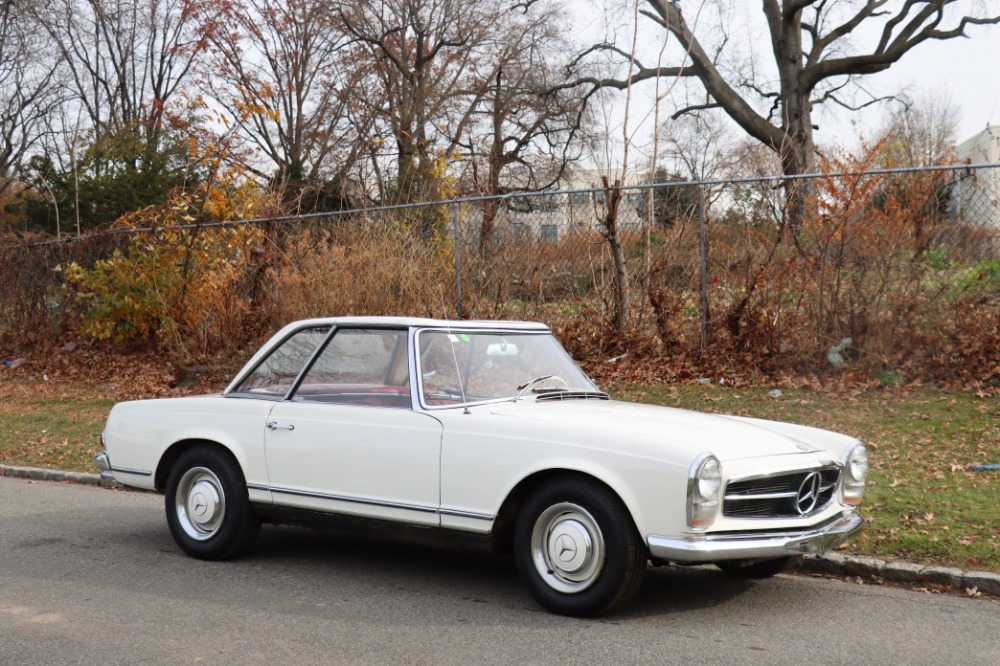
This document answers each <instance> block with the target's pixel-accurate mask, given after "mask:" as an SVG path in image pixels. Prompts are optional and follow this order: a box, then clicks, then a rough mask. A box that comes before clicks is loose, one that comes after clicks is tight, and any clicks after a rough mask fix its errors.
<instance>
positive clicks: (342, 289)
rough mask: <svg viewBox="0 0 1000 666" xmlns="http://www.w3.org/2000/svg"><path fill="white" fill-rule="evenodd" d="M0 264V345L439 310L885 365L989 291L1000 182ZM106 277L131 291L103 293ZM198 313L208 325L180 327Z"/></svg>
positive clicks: (947, 177) (596, 209)
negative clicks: (858, 356) (868, 357)
mask: <svg viewBox="0 0 1000 666" xmlns="http://www.w3.org/2000/svg"><path fill="white" fill-rule="evenodd" d="M0 261H2V262H3V266H4V268H3V274H2V278H0V335H2V336H6V337H7V338H8V339H11V338H13V339H17V340H23V339H26V338H31V337H33V336H35V337H37V336H38V335H51V333H52V331H53V330H58V329H60V328H65V327H66V326H76V325H77V324H78V323H79V321H80V319H81V318H82V319H83V320H86V319H87V318H88V317H91V318H95V317H100V316H102V315H107V314H108V312H109V311H111V310H113V311H114V314H113V316H112V319H114V318H115V317H117V319H114V321H116V322H117V323H114V324H113V326H123V325H126V324H127V321H128V319H129V316H130V315H129V312H130V308H132V310H134V311H139V310H140V309H141V308H143V307H153V308H155V307H161V310H160V311H158V313H157V315H156V316H157V317H159V318H160V319H163V318H165V317H166V318H170V319H173V320H174V321H173V325H172V327H168V328H170V330H169V333H170V335H173V336H176V337H177V339H182V338H184V337H185V336H192V335H194V334H193V333H192V330H193V331H194V333H196V334H197V335H195V337H198V336H200V338H199V339H200V340H201V345H202V347H212V346H213V345H218V344H221V343H222V342H226V341H228V342H229V343H232V344H235V342H234V340H236V339H237V338H240V337H241V336H244V335H250V334H256V333H258V332H259V331H260V330H264V329H270V328H272V327H273V326H276V325H278V324H280V323H283V322H284V321H287V320H288V319H291V318H296V317H304V316H312V315H339V314H416V315H428V316H442V315H448V316H454V315H456V314H457V315H458V316H461V317H488V318H531V319H542V320H545V321H549V322H550V323H551V322H559V323H560V325H569V322H572V321H573V320H574V318H577V319H578V320H579V321H580V322H582V323H585V324H587V325H597V324H601V325H603V324H605V323H608V324H616V325H617V327H612V328H617V329H618V331H617V332H619V333H620V332H622V329H623V327H632V328H635V327H638V328H644V329H648V330H649V331H651V332H653V333H654V334H655V335H656V336H657V337H658V338H659V340H660V344H661V346H662V347H663V348H664V349H671V348H674V347H684V348H688V349H699V348H700V349H701V350H702V351H703V350H704V349H705V348H706V346H708V345H710V344H712V342H713V340H722V341H724V342H725V345H726V346H727V348H729V349H732V350H737V351H739V350H748V353H752V354H754V355H756V356H765V357H770V358H773V357H777V356H780V355H785V356H789V355H794V354H795V353H796V351H798V353H802V354H812V353H814V352H815V350H816V349H825V348H826V347H827V346H830V345H833V344H836V343H838V342H839V341H841V340H842V339H844V338H851V339H852V345H854V347H856V348H859V349H864V350H866V351H867V352H869V353H871V354H875V355H878V354H881V355H884V356H885V358H886V363H890V362H891V360H892V359H890V358H889V356H891V354H892V350H893V341H894V340H896V339H898V336H900V335H908V334H909V335H920V336H927V335H930V334H931V333H932V332H933V331H934V330H938V331H941V330H944V328H942V327H945V328H946V324H945V323H944V322H936V318H937V317H940V316H941V313H942V312H943V311H944V310H943V309H942V303H946V302H947V303H953V302H956V301H957V300H961V299H962V298H965V296H964V294H967V293H970V292H973V291H976V290H977V289H982V288H992V289H994V290H996V289H997V288H998V287H1000V167H998V165H985V166H968V165H965V166H954V167H941V168H933V169H907V170H884V171H877V172H866V173H841V174H834V173H829V174H815V175H810V176H805V177H801V178H797V179H785V178H763V179H761V178H747V179H730V180H711V181H701V182H673V183H657V184H651V185H631V186H628V187H623V188H620V189H614V188H609V189H604V188H596V189H589V190H573V191H560V192H545V193H538V194H511V195H507V196H502V197H483V198H472V199H463V200H458V201H449V202H437V203H429V204H414V205H407V206H395V207H386V208H377V209H367V210H353V211H339V212H335V213H328V214H318V215H308V216H296V217H286V218H274V219H265V220H241V221H229V222H215V223H210V224H198V223H197V222H195V223H191V224H180V225H177V224H174V225H171V226H166V225H163V226H156V227H149V228H143V229H123V230H118V231H113V232H104V233H95V234H91V235H88V236H85V237H82V238H64V239H59V240H53V241H46V242H36V243H22V244H17V245H8V246H4V247H2V248H0ZM71 266H72V267H74V268H73V270H74V271H75V272H73V273H72V274H71V275H67V267H71ZM144 272H146V273H149V275H145V276H144V275H143V273H144ZM158 272H160V273H164V272H166V273H169V274H170V275H169V276H167V277H164V275H162V274H158ZM98 273H99V275H98ZM116 276H118V277H117V278H116ZM119 278H120V279H121V280H124V281H126V282H128V285H127V287H123V288H120V289H117V290H116V287H115V286H114V284H112V283H114V281H115V280H116V279H119ZM167 292H169V293H167ZM178 299H180V301H181V303H180V304H179V305H178V304H176V303H174V301H177V300H178ZM185 299H186V302H185ZM213 299H214V300H213ZM171 303H174V306H176V307H173V306H171V305H170V304H171ZM185 308H186V309H185ZM199 308H201V311H202V312H208V313H209V315H207V316H195V315H193V314H190V313H188V314H185V313H186V312H187V311H188V310H195V311H197V310H198V309H199ZM70 320H72V321H70ZM220 321H228V322H229V323H228V324H227V325H226V326H220V325H219V322H220ZM74 322H75V323H74ZM248 322H251V323H252V324H253V325H251V324H250V323H248ZM213 326H215V327H216V328H220V330H218V331H215V332H214V333H212V332H211V329H212V327H213ZM935 327H936V329H935ZM140 328H141V330H140V329H136V330H132V331H130V332H129V333H130V334H133V335H136V336H141V335H148V334H159V335H160V336H163V335H164V332H163V331H162V330H160V328H158V325H157V324H156V322H153V323H152V324H149V325H146V326H144V327H140ZM222 329H224V330H222ZM84 330H87V331H90V333H91V334H95V333H101V332H102V331H103V332H104V333H106V334H107V335H105V336H104V337H114V335H112V333H109V332H108V331H109V330H110V329H108V328H103V329H102V328H100V327H91V328H90V329H84ZM119 332H120V331H119ZM806 333H807V334H808V335H806ZM99 337H100V336H99ZM121 337H128V335H125V336H121Z"/></svg>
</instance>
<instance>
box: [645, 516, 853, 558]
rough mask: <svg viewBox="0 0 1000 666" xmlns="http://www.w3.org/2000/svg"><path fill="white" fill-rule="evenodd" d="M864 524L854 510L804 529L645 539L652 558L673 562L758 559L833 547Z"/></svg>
mask: <svg viewBox="0 0 1000 666" xmlns="http://www.w3.org/2000/svg"><path fill="white" fill-rule="evenodd" d="M864 524H865V519H864V518H862V517H861V516H859V515H858V514H856V513H849V514H846V515H841V516H840V517H838V518H835V519H834V520H832V521H830V522H828V523H825V524H823V525H820V526H818V527H813V528H810V529H807V530H802V531H795V532H764V533H761V532H753V533H746V532H744V533H731V532H730V533H723V534H698V535H692V536H683V537H666V536H656V535H653V536H650V537H649V538H647V539H646V543H647V544H648V545H649V554H650V555H651V556H652V557H653V558H654V559H661V560H670V561H672V562H718V561H722V560H757V559H769V558H777V557H788V556H789V555H802V554H806V553H822V552H825V551H827V550H832V549H834V548H836V547H837V546H840V545H841V544H843V543H846V542H847V541H849V540H850V539H852V538H853V537H854V536H855V535H856V534H857V533H858V532H860V531H861V528H862V527H863V526H864Z"/></svg>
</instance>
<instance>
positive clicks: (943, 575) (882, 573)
mask: <svg viewBox="0 0 1000 666" xmlns="http://www.w3.org/2000/svg"><path fill="white" fill-rule="evenodd" d="M789 570H792V571H794V570H798V571H802V572H805V573H815V574H827V575H830V576H839V577H846V578H860V579H862V580H867V581H873V582H881V581H886V582H889V583H897V584H904V585H934V586H939V587H942V588H944V589H951V590H955V591H959V592H960V591H963V590H976V591H978V592H981V593H982V594H988V595H990V596H1000V574H995V573H990V572H988V571H963V570H961V569H956V568H954V567H942V566H924V565H922V564H914V563H912V562H885V561H883V560H879V559H876V558H874V557H863V556H859V555H847V554H844V553H841V552H838V551H831V552H828V553H823V554H822V555H803V556H801V557H797V558H796V559H795V560H794V563H793V565H792V566H791V567H790V568H789Z"/></svg>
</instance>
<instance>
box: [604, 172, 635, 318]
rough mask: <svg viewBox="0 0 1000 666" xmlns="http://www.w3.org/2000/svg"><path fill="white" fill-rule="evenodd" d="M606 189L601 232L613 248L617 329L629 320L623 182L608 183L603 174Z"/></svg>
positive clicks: (614, 316)
mask: <svg viewBox="0 0 1000 666" xmlns="http://www.w3.org/2000/svg"><path fill="white" fill-rule="evenodd" d="M601 183H602V185H603V191H604V201H605V209H604V215H603V217H602V219H601V227H602V229H601V234H602V235H603V236H604V239H605V240H606V241H607V242H608V247H609V248H610V249H611V258H612V260H613V261H614V264H615V293H614V312H613V313H612V318H611V325H612V327H613V328H614V329H615V331H617V332H619V333H621V332H622V331H624V330H625V327H626V326H627V325H628V320H629V304H628V297H629V279H628V266H627V265H626V263H625V250H624V248H622V243H621V238H620V237H619V235H618V207H619V205H620V204H621V200H622V190H621V183H619V182H618V181H617V180H616V181H615V183H614V185H610V184H608V177H607V176H601Z"/></svg>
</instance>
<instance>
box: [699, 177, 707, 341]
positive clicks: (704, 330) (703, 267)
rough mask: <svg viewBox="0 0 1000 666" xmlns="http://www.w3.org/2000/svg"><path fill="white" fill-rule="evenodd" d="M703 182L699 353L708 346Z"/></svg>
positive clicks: (702, 195) (701, 193)
mask: <svg viewBox="0 0 1000 666" xmlns="http://www.w3.org/2000/svg"><path fill="white" fill-rule="evenodd" d="M705 235H706V229H705V184H704V183H701V182H699V183H698V236H699V241H698V250H699V252H700V254H701V353H702V354H704V353H705V350H706V348H707V347H708V243H707V241H706V238H705Z"/></svg>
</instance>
